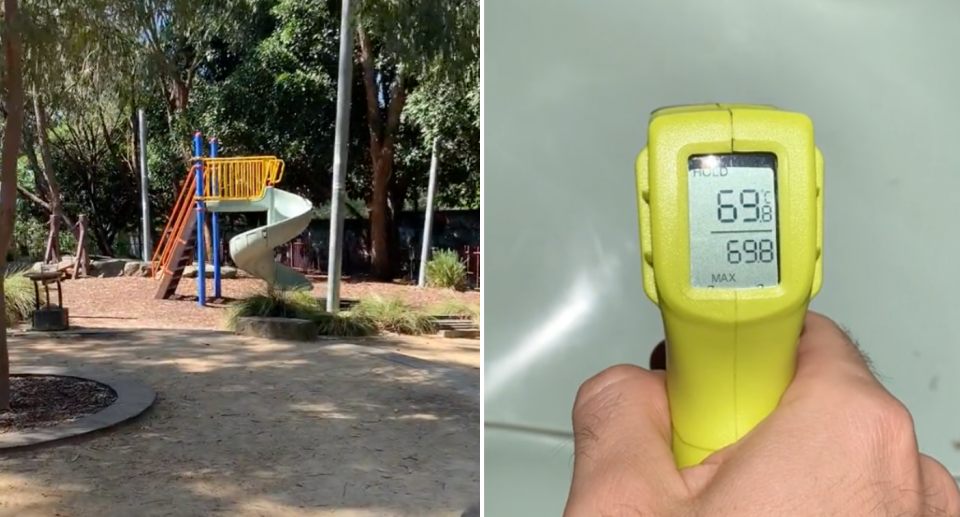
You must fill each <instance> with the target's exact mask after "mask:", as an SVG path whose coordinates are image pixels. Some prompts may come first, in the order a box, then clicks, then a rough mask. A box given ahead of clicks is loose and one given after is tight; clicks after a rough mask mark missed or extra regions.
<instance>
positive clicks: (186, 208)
mask: <svg viewBox="0 0 960 517" xmlns="http://www.w3.org/2000/svg"><path fill="white" fill-rule="evenodd" d="M197 167H198V166H197V165H194V166H193V167H192V168H191V169H190V174H187V179H186V180H185V181H184V182H183V187H181V188H180V195H179V196H177V202H176V204H174V207H173V211H172V212H171V214H170V219H168V220H167V226H166V227H165V228H164V229H163V234H162V235H161V236H160V241H159V242H158V243H157V250H156V251H155V252H154V253H153V260H152V264H153V278H157V279H159V280H160V285H159V286H158V287H157V294H156V296H155V297H156V299H158V300H165V299H167V298H170V297H171V296H173V295H174V293H176V292H177V286H179V285H180V279H181V278H183V270H184V268H186V267H187V265H188V264H190V261H191V260H192V258H193V256H194V251H195V249H196V241H197V236H196V232H194V229H196V227H197V217H196V212H195V209H196V195H195V190H196V184H197V179H196V174H195V172H196V168H197Z"/></svg>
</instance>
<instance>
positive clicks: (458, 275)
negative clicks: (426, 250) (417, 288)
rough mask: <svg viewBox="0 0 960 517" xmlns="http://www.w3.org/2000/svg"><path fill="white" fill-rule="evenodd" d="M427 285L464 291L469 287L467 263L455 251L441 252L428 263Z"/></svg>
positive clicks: (436, 253) (435, 253)
mask: <svg viewBox="0 0 960 517" xmlns="http://www.w3.org/2000/svg"><path fill="white" fill-rule="evenodd" d="M427 285H429V286H431V287H443V288H447V289H458V290H460V289H464V288H465V287H466V285H467V263H466V262H464V261H462V260H460V256H459V255H457V252H456V251H453V250H440V251H436V252H434V254H433V257H431V258H430V260H428V261H427Z"/></svg>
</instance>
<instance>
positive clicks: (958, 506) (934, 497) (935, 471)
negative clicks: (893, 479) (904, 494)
mask: <svg viewBox="0 0 960 517" xmlns="http://www.w3.org/2000/svg"><path fill="white" fill-rule="evenodd" d="M920 475H921V477H922V478H923V488H924V496H925V498H926V509H925V510H924V514H923V515H924V516H925V517H927V516H929V517H934V516H936V517H944V516H953V515H960V488H957V481H956V480H955V479H954V478H953V475H951V474H950V472H949V471H948V470H947V469H946V467H944V466H943V465H942V464H940V462H939V461H937V460H935V459H933V458H931V457H930V456H927V455H926V454H921V455H920Z"/></svg>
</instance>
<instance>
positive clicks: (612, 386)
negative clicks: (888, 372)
mask: <svg viewBox="0 0 960 517" xmlns="http://www.w3.org/2000/svg"><path fill="white" fill-rule="evenodd" d="M662 374H663V372H656V371H653V372H651V371H648V370H644V369H642V368H639V367H635V366H615V367H613V368H610V369H608V370H606V371H604V372H602V373H600V374H599V375H597V376H595V377H593V378H592V379H590V380H588V381H587V382H586V383H584V384H583V386H581V388H580V392H579V393H578V394H577V400H576V403H575V404H574V409H573V427H574V435H575V451H576V452H575V457H574V472H573V481H572V485H571V488H570V494H569V498H568V500H567V506H566V510H565V511H564V517H588V516H589V517H594V516H596V517H618V516H625V517H626V516H630V517H634V516H636V517H639V516H657V517H681V516H682V517H700V516H703V517H733V516H736V517H753V516H756V517H761V516H762V517H781V516H782V517H808V516H809V517H822V516H833V515H836V516H843V517H848V516H849V517H853V516H856V517H934V516H937V517H946V516H960V490H958V488H957V485H956V482H955V481H954V479H953V478H952V476H951V475H950V473H949V472H947V470H946V469H945V468H944V467H943V466H942V465H941V464H940V463H938V462H937V461H936V460H934V459H932V458H930V457H929V456H926V455H923V454H920V452H919V450H918V446H917V440H916V435H915V432H914V427H913V420H912V418H911V417H910V413H909V412H908V411H907V409H906V408H905V407H904V406H903V404H901V403H900V402H899V401H898V400H897V399H896V398H894V397H893V396H892V395H891V394H890V393H889V392H888V391H887V390H886V389H885V388H884V387H883V386H882V385H881V384H880V382H879V381H877V379H876V378H875V377H874V376H873V374H872V373H871V371H870V368H869V366H868V364H867V362H866V360H865V359H864V357H863V356H862V355H861V354H860V352H859V351H858V350H857V347H856V346H855V345H854V344H853V342H852V341H851V340H850V338H849V337H848V336H847V335H846V334H845V333H844V332H843V331H842V330H841V329H840V328H839V327H838V326H837V325H836V324H834V323H833V322H832V321H830V320H829V319H827V318H826V317H824V316H821V315H819V314H815V313H810V314H808V316H807V319H806V322H805V324H804V332H803V335H802V336H801V338H800V344H799V347H798V351H797V372H796V376H795V378H794V381H793V383H792V384H791V385H790V387H789V388H788V389H787V391H786V393H785V394H784V395H783V398H782V399H781V401H780V404H779V406H778V407H777V409H776V410H775V411H774V412H773V414H771V415H770V416H769V417H768V418H767V419H766V420H764V421H763V422H761V423H760V425H758V426H757V427H756V428H755V429H754V430H753V431H752V432H751V433H749V434H748V435H747V436H745V437H744V438H743V439H742V440H740V441H739V442H737V443H735V444H733V445H731V446H730V447H727V448H725V449H723V450H721V451H718V452H716V453H715V454H713V455H712V456H710V457H709V458H707V459H706V460H705V461H704V462H703V463H702V464H700V465H697V466H695V467H689V468H685V469H682V470H679V471H678V470H677V468H676V466H675V464H674V460H673V456H672V455H671V452H670V439H671V432H670V412H669V408H668V405H667V394H666V389H665V386H664V376H663V375H662Z"/></svg>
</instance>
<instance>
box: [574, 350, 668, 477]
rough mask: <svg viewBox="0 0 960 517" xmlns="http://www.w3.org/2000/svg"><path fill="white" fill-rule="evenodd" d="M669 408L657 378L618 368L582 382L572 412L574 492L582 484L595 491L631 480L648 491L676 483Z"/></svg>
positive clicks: (656, 374)
mask: <svg viewBox="0 0 960 517" xmlns="http://www.w3.org/2000/svg"><path fill="white" fill-rule="evenodd" d="M668 407H669V406H668V404H667V392H666V387H665V384H664V377H663V375H662V374H661V373H660V372H650V371H647V370H645V369H643V368H640V367H637V366H628V365H620V366H614V367H612V368H609V369H607V370H605V371H603V372H601V373H600V374H598V375H596V376H595V377H593V378H591V379H590V380H588V381H587V382H585V383H584V384H583V386H581V387H580V391H579V392H578V393H577V400H576V403H575V404H574V409H573V429H574V449H575V454H574V479H573V486H574V489H576V487H577V486H578V484H583V483H580V482H582V481H586V480H589V485H591V486H593V487H596V484H595V483H597V482H598V481H599V480H601V479H606V480H608V481H615V480H623V479H629V480H630V481H631V483H633V484H635V485H636V484H637V483H638V482H639V483H640V484H646V485H648V486H647V488H657V487H659V488H664V487H666V486H669V484H670V483H673V482H676V481H678V480H679V479H680V478H679V473H678V471H677V468H676V463H675V462H674V460H673V455H672V454H671V452H670V440H671V431H670V412H669V409H668ZM637 488H640V487H637Z"/></svg>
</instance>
